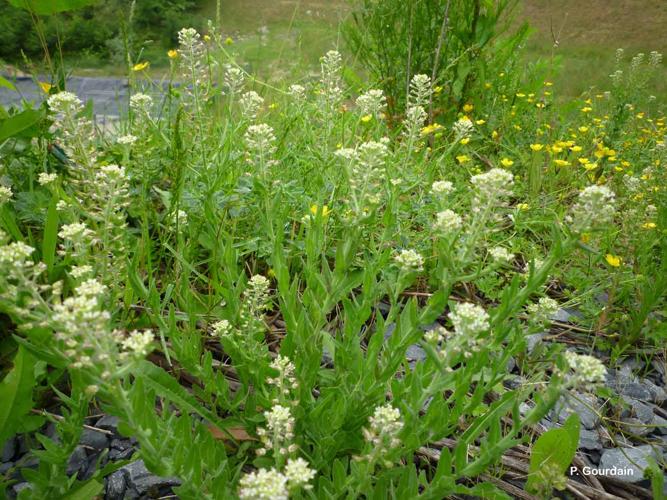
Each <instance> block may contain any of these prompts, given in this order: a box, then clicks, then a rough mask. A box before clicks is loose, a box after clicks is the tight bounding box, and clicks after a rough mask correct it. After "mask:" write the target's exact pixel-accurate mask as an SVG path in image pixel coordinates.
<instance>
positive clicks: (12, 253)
mask: <svg viewBox="0 0 667 500" xmlns="http://www.w3.org/2000/svg"><path fill="white" fill-rule="evenodd" d="M34 251H35V249H34V248H33V247H31V246H30V245H26V244H25V243H23V242H22V241H16V242H14V243H10V244H8V245H3V246H0V264H9V265H11V266H13V267H17V268H22V267H25V266H26V265H31V264H32V262H27V261H28V259H29V258H30V256H31V255H32V253H33V252H34Z"/></svg>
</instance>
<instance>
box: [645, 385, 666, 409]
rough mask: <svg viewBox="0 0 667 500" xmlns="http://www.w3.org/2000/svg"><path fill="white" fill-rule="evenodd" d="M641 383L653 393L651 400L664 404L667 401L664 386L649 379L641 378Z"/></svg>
mask: <svg viewBox="0 0 667 500" xmlns="http://www.w3.org/2000/svg"><path fill="white" fill-rule="evenodd" d="M640 383H641V384H643V385H644V387H646V389H647V390H648V391H649V392H650V393H651V399H650V401H652V402H653V403H655V404H657V405H662V404H663V403H664V402H665V401H667V392H665V390H664V389H663V388H662V387H659V386H657V385H656V384H654V383H653V382H651V381H650V380H649V379H641V381H640Z"/></svg>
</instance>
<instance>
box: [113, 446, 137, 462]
mask: <svg viewBox="0 0 667 500" xmlns="http://www.w3.org/2000/svg"><path fill="white" fill-rule="evenodd" d="M134 451H135V450H134V448H128V449H126V450H117V449H115V448H112V449H111V450H109V460H114V461H115V460H127V459H129V458H131V457H132V455H133V454H134Z"/></svg>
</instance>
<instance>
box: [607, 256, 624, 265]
mask: <svg viewBox="0 0 667 500" xmlns="http://www.w3.org/2000/svg"><path fill="white" fill-rule="evenodd" d="M604 258H605V260H606V261H607V264H609V265H610V266H612V267H620V266H621V262H622V259H621V258H620V257H619V256H617V255H612V254H610V253H608V254H607V255H605V256H604Z"/></svg>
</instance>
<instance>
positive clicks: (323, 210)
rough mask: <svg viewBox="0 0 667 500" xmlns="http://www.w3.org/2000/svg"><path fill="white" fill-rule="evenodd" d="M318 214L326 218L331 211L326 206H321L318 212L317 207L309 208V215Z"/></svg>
mask: <svg viewBox="0 0 667 500" xmlns="http://www.w3.org/2000/svg"><path fill="white" fill-rule="evenodd" d="M318 212H319V213H321V214H322V217H326V216H327V215H329V213H330V212H331V210H329V207H328V206H327V205H323V206H322V210H320V209H319V207H318V206H317V205H311V206H310V213H311V214H313V215H315V216H317V213H318Z"/></svg>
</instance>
